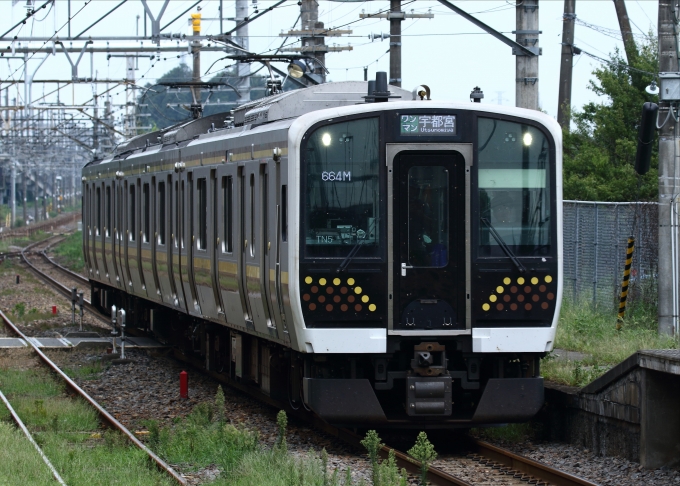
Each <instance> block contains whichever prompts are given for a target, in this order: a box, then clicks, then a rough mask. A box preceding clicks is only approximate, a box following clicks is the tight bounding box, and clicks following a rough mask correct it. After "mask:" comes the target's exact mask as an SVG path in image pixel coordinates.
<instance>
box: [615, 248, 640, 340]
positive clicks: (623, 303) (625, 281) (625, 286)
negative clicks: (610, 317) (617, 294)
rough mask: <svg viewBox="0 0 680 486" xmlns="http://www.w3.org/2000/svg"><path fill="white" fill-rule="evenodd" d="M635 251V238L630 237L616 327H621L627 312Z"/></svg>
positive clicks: (618, 328)
mask: <svg viewBox="0 0 680 486" xmlns="http://www.w3.org/2000/svg"><path fill="white" fill-rule="evenodd" d="M634 251H635V238H634V237H632V236H630V237H628V247H627V248H626V266H625V267H624V269H623V282H622V283H621V298H620V300H619V315H618V318H617V319H616V329H617V330H620V329H621V323H622V321H623V316H624V315H625V313H626V299H627V298H628V281H629V280H630V267H631V266H632V265H633V252H634Z"/></svg>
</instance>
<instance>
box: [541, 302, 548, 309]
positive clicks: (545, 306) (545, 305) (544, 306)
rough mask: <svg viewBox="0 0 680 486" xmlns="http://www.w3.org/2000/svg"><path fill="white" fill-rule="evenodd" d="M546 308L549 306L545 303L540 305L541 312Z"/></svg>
mask: <svg viewBox="0 0 680 486" xmlns="http://www.w3.org/2000/svg"><path fill="white" fill-rule="evenodd" d="M548 307H549V306H548V303H547V302H543V303H542V304H541V309H543V310H547V309H548Z"/></svg>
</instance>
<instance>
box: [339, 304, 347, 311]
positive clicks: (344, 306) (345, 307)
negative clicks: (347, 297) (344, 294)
mask: <svg viewBox="0 0 680 486" xmlns="http://www.w3.org/2000/svg"><path fill="white" fill-rule="evenodd" d="M340 310H341V311H342V312H347V304H342V305H341V306H340Z"/></svg>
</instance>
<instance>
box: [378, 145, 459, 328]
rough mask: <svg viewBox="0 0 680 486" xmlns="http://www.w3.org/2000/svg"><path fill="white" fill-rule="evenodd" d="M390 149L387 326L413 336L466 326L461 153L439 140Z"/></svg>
mask: <svg viewBox="0 0 680 486" xmlns="http://www.w3.org/2000/svg"><path fill="white" fill-rule="evenodd" d="M394 149H395V147H393V150H392V153H391V154H389V153H388V184H389V185H390V189H391V191H390V192H391V194H389V195H388V197H389V200H390V205H389V209H388V218H390V219H391V220H392V223H393V225H392V228H393V231H392V234H391V235H390V237H391V242H390V244H389V248H390V274H391V275H390V283H391V284H392V288H391V289H390V292H389V293H390V294H391V295H392V296H393V299H392V305H391V316H390V319H389V321H390V324H391V330H392V331H393V333H396V334H419V335H423V334H425V335H427V334H442V333H452V331H453V333H461V331H462V332H465V331H466V328H467V314H468V313H467V307H468V304H467V301H468V298H467V297H468V295H469V290H468V287H469V282H468V277H467V275H469V272H468V270H467V265H466V254H467V252H468V251H469V250H468V248H467V245H466V233H467V231H468V230H467V228H468V219H469V218H468V217H467V214H468V211H469V204H466V197H465V194H466V186H468V184H469V168H468V166H467V165H468V164H466V157H465V156H464V155H463V154H462V153H461V151H460V150H446V147H443V146H442V145H441V144H431V145H428V146H427V147H419V146H418V145H413V146H408V147H404V150H398V149H397V150H394ZM466 151H467V150H466ZM469 152H470V154H469V155H470V158H468V159H467V160H468V161H471V151H469ZM466 182H467V183H466Z"/></svg>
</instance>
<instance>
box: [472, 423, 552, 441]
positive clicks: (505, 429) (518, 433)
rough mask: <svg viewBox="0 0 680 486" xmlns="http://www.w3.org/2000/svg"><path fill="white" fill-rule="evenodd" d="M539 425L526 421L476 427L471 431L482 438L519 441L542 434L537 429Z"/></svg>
mask: <svg viewBox="0 0 680 486" xmlns="http://www.w3.org/2000/svg"><path fill="white" fill-rule="evenodd" d="M537 427H539V425H538V424H535V423H533V422H525V423H521V424H504V425H501V426H499V427H483V428H474V429H471V430H470V433H471V435H473V436H475V437H477V438H479V439H481V440H488V441H492V442H495V441H503V442H510V443H517V442H523V441H525V440H527V439H531V438H533V437H538V436H540V435H541V434H540V430H537Z"/></svg>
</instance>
